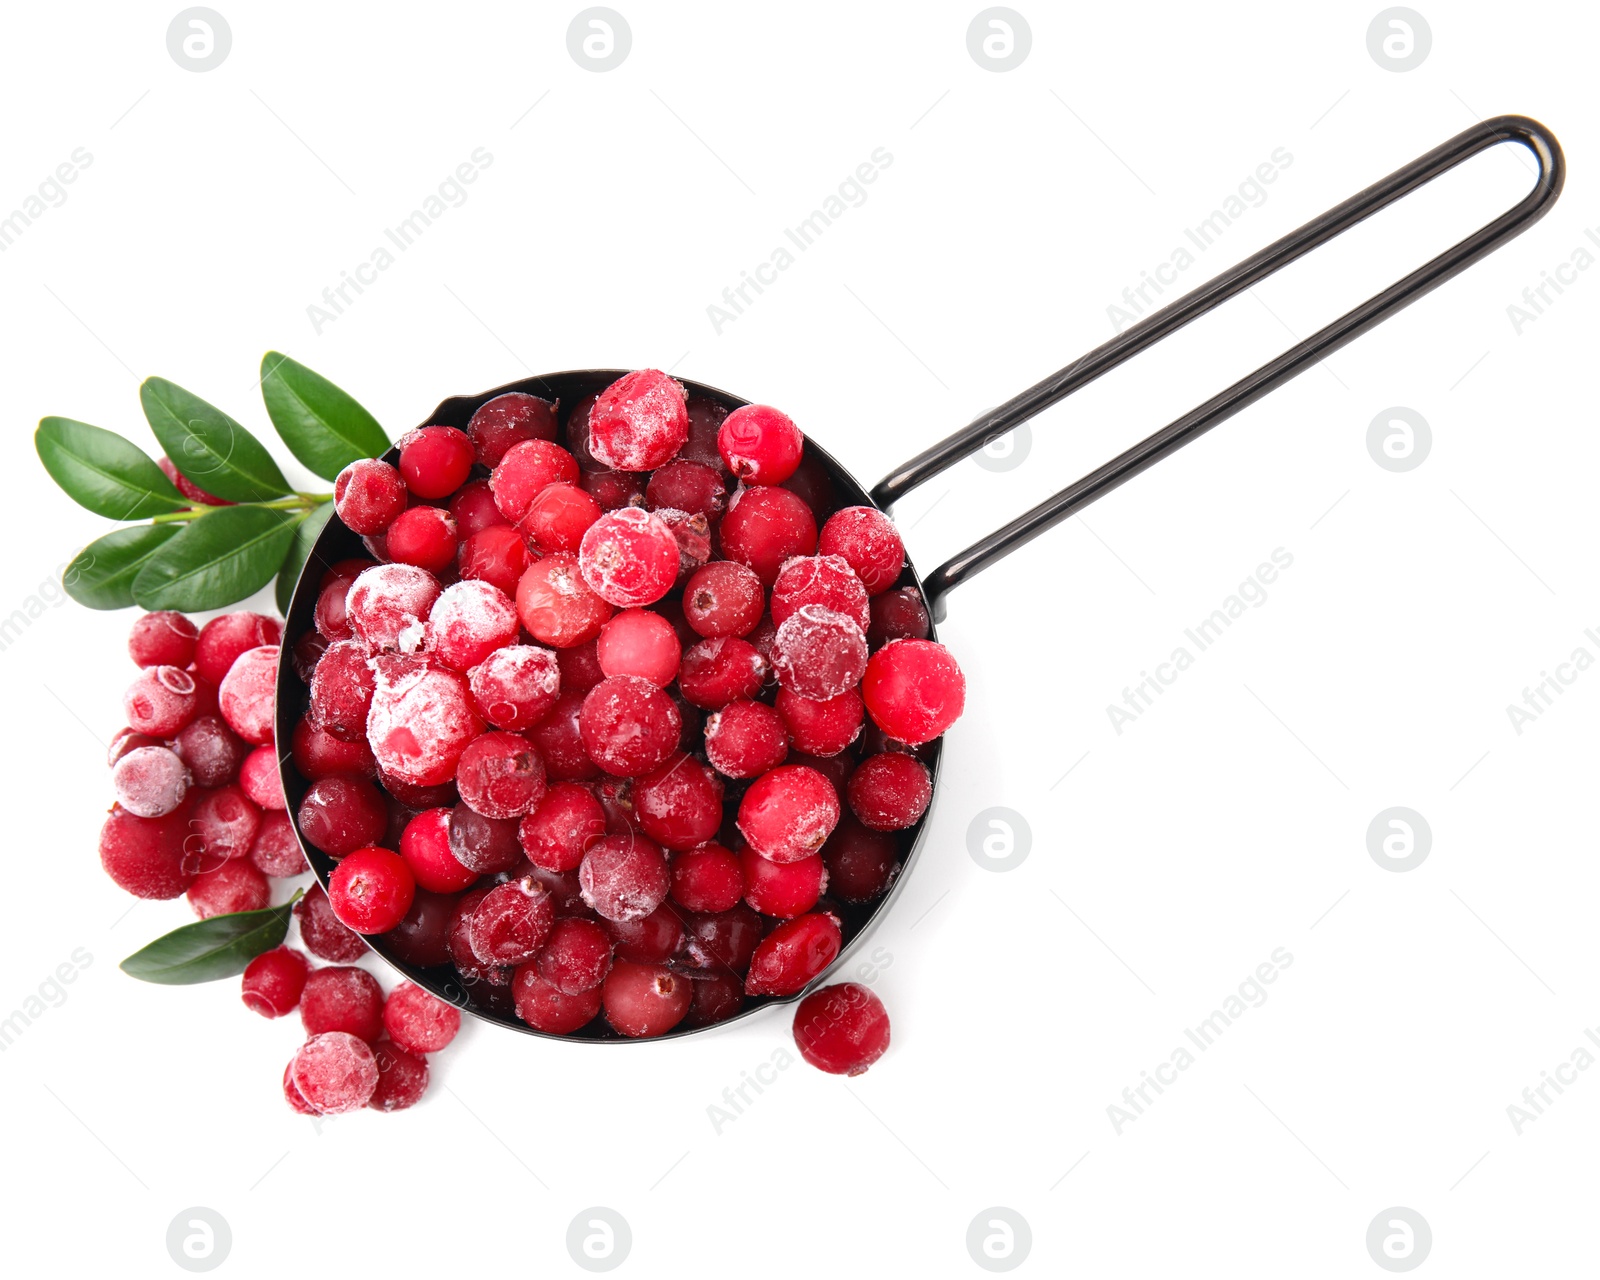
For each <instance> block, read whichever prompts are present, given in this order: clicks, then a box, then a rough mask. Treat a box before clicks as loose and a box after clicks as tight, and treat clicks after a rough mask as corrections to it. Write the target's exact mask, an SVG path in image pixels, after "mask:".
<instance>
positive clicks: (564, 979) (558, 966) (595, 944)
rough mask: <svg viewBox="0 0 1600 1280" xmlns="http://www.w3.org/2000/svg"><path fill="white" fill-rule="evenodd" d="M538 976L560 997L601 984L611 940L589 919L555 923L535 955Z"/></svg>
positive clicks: (608, 967) (609, 964)
mask: <svg viewBox="0 0 1600 1280" xmlns="http://www.w3.org/2000/svg"><path fill="white" fill-rule="evenodd" d="M538 968H539V976H540V977H542V978H543V979H544V980H545V981H546V982H548V983H549V984H550V985H551V986H553V987H554V988H555V989H556V990H557V991H559V992H560V993H561V994H562V995H567V996H575V995H577V994H578V993H579V992H582V991H589V990H592V989H593V988H595V987H598V986H599V985H600V984H601V983H602V982H604V981H605V977H606V974H607V973H609V972H610V971H611V939H610V937H609V936H607V934H606V931H605V930H604V929H602V928H601V927H600V926H599V925H598V924H596V923H595V922H594V921H592V920H557V921H556V923H555V927H554V928H553V929H551V931H550V937H549V939H548V941H546V943H545V945H544V950H543V951H541V952H540V953H539V964H538Z"/></svg>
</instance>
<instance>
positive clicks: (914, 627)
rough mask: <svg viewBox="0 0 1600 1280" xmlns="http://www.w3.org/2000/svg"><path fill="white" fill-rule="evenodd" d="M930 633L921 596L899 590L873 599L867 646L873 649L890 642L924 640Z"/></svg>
mask: <svg viewBox="0 0 1600 1280" xmlns="http://www.w3.org/2000/svg"><path fill="white" fill-rule="evenodd" d="M929 629H930V627H929V622H928V607H927V605H925V604H924V603H923V601H922V592H920V591H918V590H917V589H916V588H915V587H901V588H899V589H898V590H895V591H886V592H884V593H883V594H882V595H880V596H873V597H872V625H871V626H870V627H868V628H867V643H868V644H870V645H872V646H873V647H874V648H876V647H877V646H879V645H883V644H887V643H888V642H889V641H891V640H926V639H927V638H928V631H929Z"/></svg>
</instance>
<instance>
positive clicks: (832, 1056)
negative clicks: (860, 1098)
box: [794, 982, 889, 1076]
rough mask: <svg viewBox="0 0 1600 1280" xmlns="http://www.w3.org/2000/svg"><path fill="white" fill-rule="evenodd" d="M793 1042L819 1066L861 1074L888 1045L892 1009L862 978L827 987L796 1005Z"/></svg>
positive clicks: (841, 1073)
mask: <svg viewBox="0 0 1600 1280" xmlns="http://www.w3.org/2000/svg"><path fill="white" fill-rule="evenodd" d="M794 1042H795V1044H796V1045H797V1046H799V1049H800V1056H801V1057H802V1058H804V1059H805V1060H806V1061H807V1062H809V1063H810V1064H811V1065H812V1066H814V1067H816V1068H817V1069H818V1070H821V1071H827V1072H829V1073H831V1074H832V1075H836V1076H858V1075H860V1074H861V1073H862V1072H863V1071H865V1070H866V1069H867V1068H868V1067H870V1066H871V1065H872V1064H873V1063H874V1062H876V1061H877V1060H878V1059H879V1058H881V1057H883V1055H884V1053H885V1051H886V1050H887V1049H888V1048H889V1011H888V1010H887V1009H885V1008H884V1007H883V1001H882V1000H880V999H878V997H877V996H875V995H873V993H872V992H871V991H869V990H867V988H866V987H863V986H862V985H861V984H860V983H856V982H841V983H837V984H836V985H834V986H831V987H823V988H822V989H821V990H820V991H813V992H812V993H811V994H810V995H808V996H807V997H806V998H805V999H804V1000H802V1001H801V1002H800V1006H799V1008H797V1009H796V1010H795V1011H794Z"/></svg>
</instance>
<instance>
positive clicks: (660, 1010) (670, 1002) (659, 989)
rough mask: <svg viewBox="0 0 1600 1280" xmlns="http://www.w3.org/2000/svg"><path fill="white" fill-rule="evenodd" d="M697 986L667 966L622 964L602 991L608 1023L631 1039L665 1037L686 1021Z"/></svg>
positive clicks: (611, 975) (618, 964)
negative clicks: (684, 1019)
mask: <svg viewBox="0 0 1600 1280" xmlns="http://www.w3.org/2000/svg"><path fill="white" fill-rule="evenodd" d="M693 995H694V989H693V982H692V981H691V980H690V979H689V978H688V977H686V976H685V975H683V974H681V973H674V972H673V971H672V970H671V969H668V968H666V967H665V966H663V965H653V964H633V963H631V962H629V961H626V960H619V961H617V962H616V963H615V964H613V965H612V966H611V972H610V974H609V975H607V977H606V981H605V986H604V987H603V989H602V1000H603V1004H604V1008H605V1015H606V1021H607V1022H609V1023H610V1024H611V1026H612V1029H613V1030H615V1031H618V1032H620V1033H621V1034H622V1035H625V1036H629V1037H642V1036H659V1035H665V1034H666V1033H667V1032H668V1031H671V1030H672V1028H673V1027H675V1026H677V1025H678V1023H680V1022H682V1021H683V1015H684V1014H686V1013H688V1012H689V1001H690V999H691V998H692V997H693Z"/></svg>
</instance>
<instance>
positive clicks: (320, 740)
mask: <svg viewBox="0 0 1600 1280" xmlns="http://www.w3.org/2000/svg"><path fill="white" fill-rule="evenodd" d="M203 723H205V722H204V721H201V720H196V721H195V722H194V724H192V725H190V726H189V728H188V729H186V730H184V733H193V732H194V731H195V730H196V729H198V728H199V726H200V725H201V724H203ZM216 723H218V724H220V723H221V722H220V721H217V722H216ZM225 731H226V729H225ZM179 736H180V740H181V738H182V735H179ZM228 737H229V738H232V739H233V741H234V742H238V749H239V750H240V752H243V750H244V744H243V743H242V742H239V740H238V739H237V738H234V737H233V734H232V733H231V732H228ZM290 746H291V749H292V751H293V754H294V767H295V769H296V770H298V771H299V773H300V776H301V777H303V778H308V779H310V780H311V781H312V782H315V781H317V780H318V779H319V778H326V777H330V776H331V775H333V774H336V773H352V774H356V775H357V776H359V777H372V776H373V775H374V774H376V773H377V771H378V762H377V761H376V760H374V759H373V758H372V748H371V747H369V746H367V741H366V736H365V735H363V736H362V739H361V741H359V742H342V741H340V740H339V739H338V738H335V737H334V736H333V735H332V734H331V733H329V732H328V731H327V730H326V729H323V728H320V727H319V726H316V725H313V724H312V723H311V720H310V718H309V717H308V716H301V717H300V722H299V723H298V724H297V725H295V727H294V737H293V739H292V740H291V742H290ZM179 754H180V755H182V754H183V752H182V750H181V749H180V750H179ZM189 768H190V771H191V772H193V771H194V765H193V764H190V765H189ZM223 776H224V777H226V776H227V774H224V775H223ZM206 785H208V786H215V785H216V782H210V783H207V784H206Z"/></svg>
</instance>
